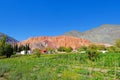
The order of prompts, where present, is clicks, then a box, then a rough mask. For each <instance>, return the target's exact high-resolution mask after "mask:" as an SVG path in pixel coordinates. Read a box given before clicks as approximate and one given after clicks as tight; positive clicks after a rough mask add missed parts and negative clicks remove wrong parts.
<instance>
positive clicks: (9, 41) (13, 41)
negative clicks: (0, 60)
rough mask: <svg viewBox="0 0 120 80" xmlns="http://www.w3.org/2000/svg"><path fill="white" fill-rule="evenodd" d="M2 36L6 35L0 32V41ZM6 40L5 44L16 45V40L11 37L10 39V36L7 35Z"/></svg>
mask: <svg viewBox="0 0 120 80" xmlns="http://www.w3.org/2000/svg"><path fill="white" fill-rule="evenodd" d="M4 35H6V34H4V33H1V32H0V39H1V38H2V37H3V36H4ZM6 38H7V40H6V42H8V43H10V44H14V43H17V42H18V41H17V40H16V39H14V38H12V37H10V36H8V35H6Z"/></svg>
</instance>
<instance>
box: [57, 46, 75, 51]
mask: <svg viewBox="0 0 120 80" xmlns="http://www.w3.org/2000/svg"><path fill="white" fill-rule="evenodd" d="M72 50H73V49H72V48H71V47H59V48H58V51H60V52H72Z"/></svg>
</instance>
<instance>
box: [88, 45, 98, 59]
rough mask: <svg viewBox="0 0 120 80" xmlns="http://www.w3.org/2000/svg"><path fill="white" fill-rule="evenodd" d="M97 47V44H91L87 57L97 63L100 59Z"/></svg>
mask: <svg viewBox="0 0 120 80" xmlns="http://www.w3.org/2000/svg"><path fill="white" fill-rule="evenodd" d="M97 49H98V48H97V46H96V45H95V44H91V45H89V46H88V49H87V55H88V58H89V59H90V60H92V61H95V60H96V59H97V58H98V55H99V52H98V51H97Z"/></svg>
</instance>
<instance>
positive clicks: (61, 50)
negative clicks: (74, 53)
mask: <svg viewBox="0 0 120 80" xmlns="http://www.w3.org/2000/svg"><path fill="white" fill-rule="evenodd" d="M65 49H66V48H65V47H63V46H61V47H59V48H58V51H60V52H65Z"/></svg>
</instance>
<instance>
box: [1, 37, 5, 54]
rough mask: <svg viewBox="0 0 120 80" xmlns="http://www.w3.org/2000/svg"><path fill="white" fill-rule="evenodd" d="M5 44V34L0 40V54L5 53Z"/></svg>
mask: <svg viewBox="0 0 120 80" xmlns="http://www.w3.org/2000/svg"><path fill="white" fill-rule="evenodd" d="M5 44H6V36H5V35H4V36H3V37H2V39H1V40H0V56H2V55H4V54H5V51H4V47H5Z"/></svg>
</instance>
